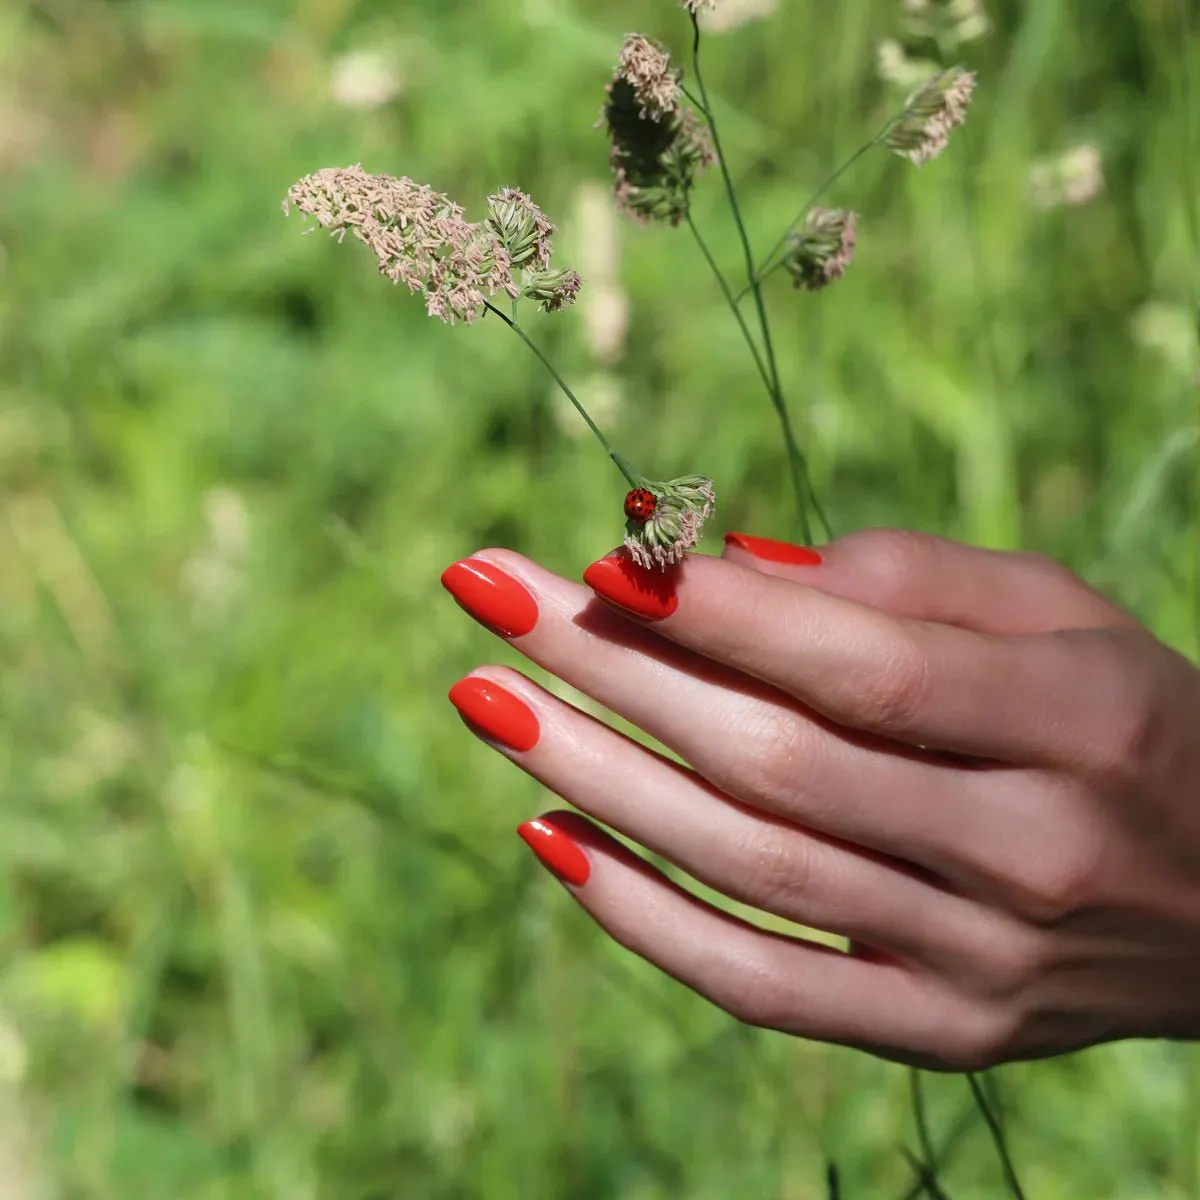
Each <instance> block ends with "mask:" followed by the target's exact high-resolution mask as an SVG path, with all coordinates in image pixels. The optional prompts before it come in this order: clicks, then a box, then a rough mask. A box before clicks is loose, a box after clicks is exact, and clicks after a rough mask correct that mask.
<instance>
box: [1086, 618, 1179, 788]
mask: <svg viewBox="0 0 1200 1200" xmlns="http://www.w3.org/2000/svg"><path fill="white" fill-rule="evenodd" d="M1096 651H1097V656H1098V657H1097V662H1098V664H1099V671H1098V675H1097V679H1096V686H1095V692H1094V693H1093V694H1094V696H1095V703H1097V704H1098V705H1099V707H1100V716H1099V719H1098V720H1097V722H1096V723H1095V725H1094V726H1093V728H1092V731H1091V735H1090V738H1089V741H1088V745H1087V746H1086V748H1085V751H1084V760H1085V769H1087V770H1089V773H1091V774H1093V775H1095V776H1097V777H1098V778H1099V779H1101V780H1103V781H1105V782H1109V783H1113V784H1118V785H1121V784H1127V783H1132V782H1134V781H1136V780H1138V779H1140V778H1141V777H1142V775H1143V773H1144V771H1145V769H1146V766H1147V764H1148V763H1149V762H1150V761H1151V760H1152V759H1153V757H1154V755H1155V753H1156V750H1157V747H1158V742H1159V737H1160V733H1161V730H1162V728H1163V722H1162V720H1161V719H1160V718H1161V714H1160V712H1159V667H1160V662H1159V656H1158V654H1157V653H1147V647H1146V645H1145V640H1144V638H1143V637H1141V636H1138V635H1134V636H1129V635H1126V634H1120V635H1111V634H1110V635H1104V636H1101V637H1100V638H1098V639H1097V641H1096Z"/></svg>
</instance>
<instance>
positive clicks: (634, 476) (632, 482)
mask: <svg viewBox="0 0 1200 1200" xmlns="http://www.w3.org/2000/svg"><path fill="white" fill-rule="evenodd" d="M484 306H485V307H486V308H487V310H488V312H491V313H495V314H496V316H498V317H499V318H500V320H502V321H503V322H504V323H505V325H507V326H508V327H509V329H511V330H512V331H513V333H515V334H516V335H517V337H519V338H520V339H521V341H523V342H524V343H525V345H526V346H528V347H529V349H530V350H532V351H533V353H534V355H535V356H536V357H537V360H538V362H540V363H541V364H542V366H543V367H545V368H546V370H547V371H549V372H550V376H551V378H552V379H553V380H554V382H555V383H557V384H558V386H559V387H560V388H561V389H562V393H563V395H564V396H566V398H567V399H568V400H570V402H571V403H572V404H573V405H574V406H575V411H576V412H577V413H578V414H579V415H580V416H581V417H582V418H583V419H584V420H585V421H586V422H587V427H588V428H589V429H590V430H591V431H592V433H594V434H595V435H596V438H597V440H598V441H599V442H600V445H602V446H603V447H604V449H605V452H606V453H607V454H608V457H609V458H611V459H612V460H613V462H614V463H616V464H617V468H618V469H619V470H620V472H621V474H622V475H624V476H625V478H626V479H627V480H628V481H629V486H630V487H642V486H643V485H644V484H645V482H646V481H645V479H643V478H642V476H640V475H639V474H638V473H637V472H636V471H635V470H634V469H633V468H632V467H631V466H630V465H629V463H628V462H626V461H625V459H624V458H623V457H622V456H621V455H620V454H618V453H617V452H616V450H614V449H613V447H612V443H611V442H610V441H609V440H608V438H606V437H605V436H604V434H603V433H602V432H601V431H600V426H599V425H597V424H596V422H595V421H593V420H592V418H591V416H590V415H589V414H588V410H587V409H586V408H584V407H583V405H582V404H581V403H580V402H579V398H578V397H577V396H576V395H575V393H574V392H573V391H571V388H570V386H569V385H568V384H567V381H566V380H565V379H564V378H563V377H562V376H561V375H560V374H559V373H558V371H557V370H555V368H554V364H553V363H552V362H551V361H550V360H549V359H548V358H547V357H546V356H545V355H544V354H543V353H542V351H541V349H540V348H539V347H538V344H537V343H536V342H535V341H533V339H532V338H530V336H529V335H528V334H527V333H526V332H525V330H523V329H522V328H521V326H520V325H518V324H517V323H516V321H514V320H513V319H512V317H510V316H508V315H507V314H506V313H503V312H501V311H500V309H498V308H497V307H496V306H495V305H494V304H492V303H491V302H490V301H487V300H485V301H484Z"/></svg>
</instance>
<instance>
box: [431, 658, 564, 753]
mask: <svg viewBox="0 0 1200 1200" xmlns="http://www.w3.org/2000/svg"><path fill="white" fill-rule="evenodd" d="M450 703H451V704H453V705H454V707H455V708H457V709H458V711H459V713H460V714H461V715H462V716H463V717H464V718H465V719H466V720H467V721H469V722H470V723H471V724H472V725H474V726H475V727H476V728H477V729H479V730H480V732H481V733H484V734H486V735H487V736H488V737H490V738H494V739H495V740H496V741H497V742H500V743H501V744H503V745H505V746H507V747H508V748H509V749H510V750H532V749H533V748H534V746H536V745H537V744H538V738H539V737H541V734H542V730H541V726H539V725H538V719H537V717H536V716H535V715H534V712H533V709H531V708H530V707H529V705H528V704H526V703H525V701H524V700H518V699H517V697H516V696H514V695H513V694H512V692H510V691H509V690H508V689H507V688H502V687H501V686H500V685H499V684H498V683H493V682H492V681H491V680H490V679H481V678H480V677H479V676H478V675H468V676H467V677H466V679H460V680H459V681H458V682H457V683H456V684H455V685H454V686H453V687H452V688H451V689H450Z"/></svg>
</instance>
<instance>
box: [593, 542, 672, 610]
mask: <svg viewBox="0 0 1200 1200" xmlns="http://www.w3.org/2000/svg"><path fill="white" fill-rule="evenodd" d="M677 575H678V571H677V569H676V568H675V567H671V568H669V569H668V570H666V571H658V570H653V569H651V568H648V567H639V566H638V564H637V563H635V562H634V561H633V559H631V558H630V557H629V555H628V554H626V552H625V551H624V550H614V551H613V552H612V554H606V555H605V556H604V557H603V558H600V559H597V560H596V561H595V562H594V563H592V565H591V566H590V567H588V569H587V570H586V571H584V573H583V582H584V583H586V584H587V585H588V587H590V588H591V589H592V591H593V592H595V593H596V595H597V596H600V597H601V598H603V599H605V600H607V601H608V602H609V603H610V604H615V605H617V606H618V607H619V608H624V609H626V610H627V611H628V612H631V613H635V614H636V615H637V616H639V617H645V618H646V619H647V620H650V621H661V620H662V618H663V617H669V616H670V615H671V614H672V613H673V612H674V611H675V610H676V609H677V608H678V607H679V597H678V596H677V595H676V594H675V580H676V576H677Z"/></svg>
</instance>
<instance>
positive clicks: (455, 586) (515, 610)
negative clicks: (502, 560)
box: [442, 558, 538, 637]
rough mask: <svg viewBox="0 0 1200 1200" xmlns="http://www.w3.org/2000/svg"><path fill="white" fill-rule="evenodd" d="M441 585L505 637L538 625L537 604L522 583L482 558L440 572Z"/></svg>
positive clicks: (478, 619)
mask: <svg viewBox="0 0 1200 1200" xmlns="http://www.w3.org/2000/svg"><path fill="white" fill-rule="evenodd" d="M442 586H443V587H444V588H445V589H446V591H448V592H449V593H450V595H452V596H453V597H454V598H455V600H457V601H458V602H459V604H461V605H462V606H463V608H465V609H466V610H467V612H469V613H470V614H471V616H473V617H474V618H475V620H477V621H481V622H482V623H483V624H484V625H487V626H489V627H490V628H491V629H494V630H495V631H496V632H497V633H502V634H503V635H504V636H505V637H523V636H524V635H525V634H527V633H529V632H530V631H531V630H532V629H533V627H534V626H535V625H536V624H537V619H538V609H537V601H536V600H534V598H533V597H532V596H531V595H530V594H529V589H528V588H526V587H525V585H524V584H521V583H518V582H517V580H515V579H514V578H513V577H512V576H511V575H509V574H508V572H507V571H502V570H500V568H499V567H497V566H496V565H495V564H494V563H490V562H485V561H484V560H483V559H482V558H464V559H463V560H462V562H456V563H454V564H452V565H451V566H449V567H447V568H446V569H445V570H444V571H443V572H442Z"/></svg>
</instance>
